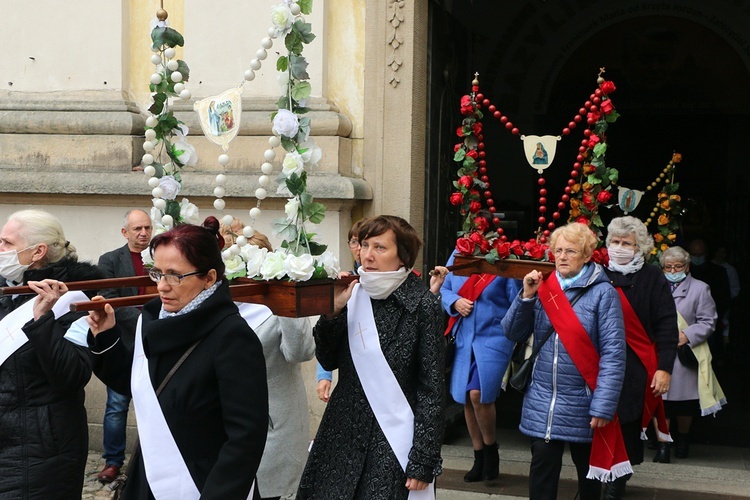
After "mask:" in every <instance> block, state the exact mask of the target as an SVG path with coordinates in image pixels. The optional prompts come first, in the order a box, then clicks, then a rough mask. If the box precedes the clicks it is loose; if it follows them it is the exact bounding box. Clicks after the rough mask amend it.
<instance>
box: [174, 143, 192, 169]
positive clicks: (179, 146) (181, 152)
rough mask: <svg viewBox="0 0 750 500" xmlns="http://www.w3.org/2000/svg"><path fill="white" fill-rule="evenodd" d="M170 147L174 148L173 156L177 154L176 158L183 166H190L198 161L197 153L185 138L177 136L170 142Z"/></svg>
mask: <svg viewBox="0 0 750 500" xmlns="http://www.w3.org/2000/svg"><path fill="white" fill-rule="evenodd" d="M172 147H173V148H174V152H175V156H177V159H178V160H179V161H180V163H182V164H183V165H184V166H186V167H192V166H195V164H196V163H198V153H196V151H195V148H194V147H193V145H192V144H190V143H189V142H187V139H184V138H182V139H179V138H178V139H176V140H174V141H173V142H172Z"/></svg>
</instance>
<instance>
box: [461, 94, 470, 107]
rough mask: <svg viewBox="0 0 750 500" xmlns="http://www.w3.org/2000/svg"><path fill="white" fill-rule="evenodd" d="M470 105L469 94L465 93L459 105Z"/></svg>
mask: <svg viewBox="0 0 750 500" xmlns="http://www.w3.org/2000/svg"><path fill="white" fill-rule="evenodd" d="M465 106H471V96H470V95H465V96H463V97H462V98H461V107H462V108H463V107H465Z"/></svg>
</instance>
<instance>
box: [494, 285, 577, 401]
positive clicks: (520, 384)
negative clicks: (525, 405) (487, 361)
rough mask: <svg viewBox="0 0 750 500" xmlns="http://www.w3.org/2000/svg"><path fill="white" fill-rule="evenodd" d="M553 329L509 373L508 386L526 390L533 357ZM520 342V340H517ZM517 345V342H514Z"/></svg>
mask: <svg viewBox="0 0 750 500" xmlns="http://www.w3.org/2000/svg"><path fill="white" fill-rule="evenodd" d="M585 291H586V289H585V288H584V289H583V290H581V291H580V292H578V294H577V295H576V296H575V297H573V300H571V301H570V306H571V307H573V306H574V305H575V303H576V302H578V299H580V298H581V295H583V293H584V292H585ZM553 331H555V328H554V327H550V329H549V330H548V331H547V333H546V334H545V335H544V337H543V338H542V340H540V341H539V343H538V344H536V345H535V346H534V350H532V351H531V355H530V356H529V357H528V358H526V359H525V360H523V363H521V366H519V367H518V369H516V371H515V372H514V373H513V375H511V377H510V380H508V383H509V384H510V386H511V387H512V388H513V389H515V390H517V391H518V392H520V393H521V394H523V393H525V392H526V388H527V387H528V385H529V380H531V372H532V368H533V367H534V358H536V355H537V354H539V350H540V349H541V348H542V346H543V345H544V343H545V342H547V339H548V338H549V337H550V335H552V332H553ZM519 343H520V342H519ZM516 345H518V343H517V344H516ZM523 345H524V348H525V346H526V342H525V341H524V342H523Z"/></svg>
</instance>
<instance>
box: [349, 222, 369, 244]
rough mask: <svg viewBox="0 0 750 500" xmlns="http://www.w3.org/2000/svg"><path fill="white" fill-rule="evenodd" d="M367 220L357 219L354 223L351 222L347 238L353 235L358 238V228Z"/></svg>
mask: <svg viewBox="0 0 750 500" xmlns="http://www.w3.org/2000/svg"><path fill="white" fill-rule="evenodd" d="M367 220H368V219H359V220H358V221H357V222H355V223H354V224H352V227H351V228H349V235H348V239H349V240H351V239H352V238H354V237H355V236H356V237H357V238H359V229H360V228H361V227H362V224H364V223H365V222H367Z"/></svg>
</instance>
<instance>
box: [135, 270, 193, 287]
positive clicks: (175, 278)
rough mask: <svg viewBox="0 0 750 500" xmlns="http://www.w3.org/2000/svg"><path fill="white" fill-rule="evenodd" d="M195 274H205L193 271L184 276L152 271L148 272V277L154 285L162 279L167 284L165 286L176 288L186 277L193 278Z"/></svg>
mask: <svg viewBox="0 0 750 500" xmlns="http://www.w3.org/2000/svg"><path fill="white" fill-rule="evenodd" d="M196 274H205V273H204V272H203V271H193V272H191V273H186V274H165V273H161V272H159V271H154V270H153V269H151V270H149V272H148V277H149V278H151V280H152V281H154V282H155V283H159V282H160V281H161V279H162V278H164V280H165V281H166V282H167V285H169V286H178V285H179V284H180V283H182V280H183V279H184V278H187V277H188V276H195V275H196Z"/></svg>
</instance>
